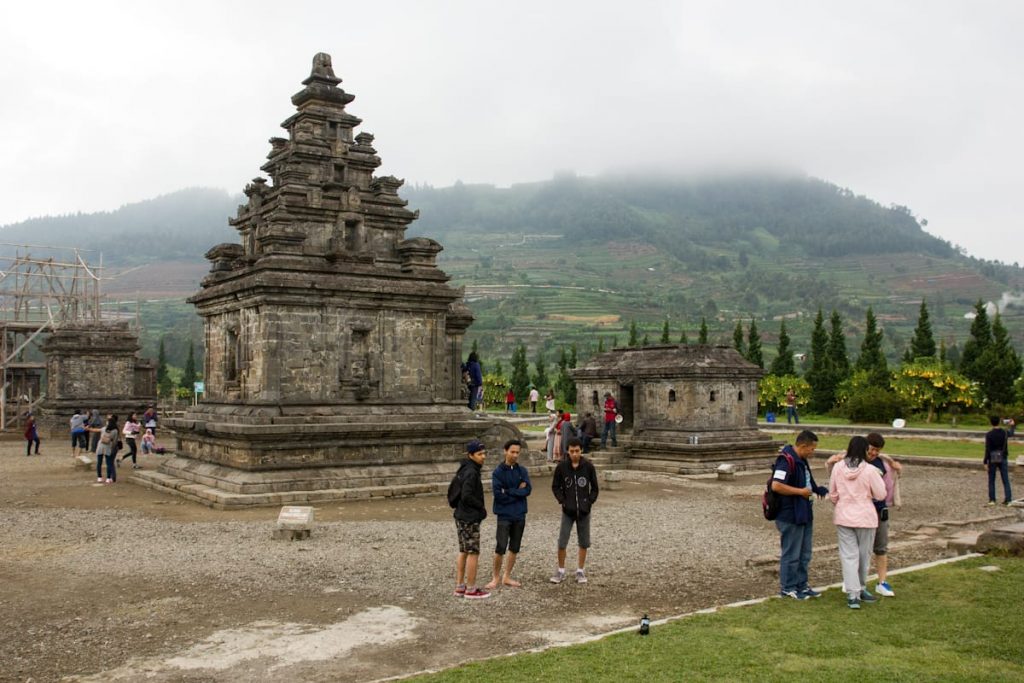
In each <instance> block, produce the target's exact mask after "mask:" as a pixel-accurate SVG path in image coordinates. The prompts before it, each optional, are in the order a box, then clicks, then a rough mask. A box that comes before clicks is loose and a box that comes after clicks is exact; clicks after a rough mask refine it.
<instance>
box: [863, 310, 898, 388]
mask: <svg viewBox="0 0 1024 683" xmlns="http://www.w3.org/2000/svg"><path fill="white" fill-rule="evenodd" d="M882 334H883V332H882V331H881V330H879V329H878V320H877V319H876V318H875V312H874V311H873V310H871V307H870V306H868V310H867V313H866V315H865V319H864V341H863V342H861V345H860V356H858V357H857V364H856V365H855V366H854V369H855V370H858V371H860V370H864V371H866V372H867V373H868V376H869V381H870V382H871V383H872V384H874V385H875V386H877V387H881V388H883V389H888V388H889V384H890V379H889V363H888V362H886V360H885V354H884V353H882Z"/></svg>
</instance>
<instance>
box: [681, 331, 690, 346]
mask: <svg viewBox="0 0 1024 683" xmlns="http://www.w3.org/2000/svg"><path fill="white" fill-rule="evenodd" d="M679 343H680V344H689V343H690V340H689V339H687V337H686V330H685V329H684V330H683V331H682V332H680V333H679Z"/></svg>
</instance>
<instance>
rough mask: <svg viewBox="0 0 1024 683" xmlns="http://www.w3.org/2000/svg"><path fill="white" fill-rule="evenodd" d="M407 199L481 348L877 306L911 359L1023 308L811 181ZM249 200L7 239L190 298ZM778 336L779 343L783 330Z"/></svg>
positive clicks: (980, 263)
mask: <svg viewBox="0 0 1024 683" xmlns="http://www.w3.org/2000/svg"><path fill="white" fill-rule="evenodd" d="M400 194H401V196H402V197H404V198H405V199H406V200H408V202H409V206H410V208H412V209H418V210H419V211H420V217H419V219H418V220H417V221H415V222H414V223H413V224H412V226H411V227H410V230H409V234H408V235H407V236H409V237H411V236H416V235H425V236H428V237H432V238H434V239H437V240H438V241H440V242H441V243H442V245H443V246H444V247H445V250H444V251H443V252H442V253H441V255H440V258H441V264H442V267H443V268H444V269H445V270H446V271H447V272H448V273H449V274H450V275H451V276H452V278H453V281H454V282H455V283H456V284H459V285H466V286H467V300H468V301H469V302H470V304H471V306H472V307H473V310H474V313H475V314H476V315H477V323H476V324H475V325H474V327H473V328H471V331H470V336H471V337H472V336H473V335H482V336H483V335H496V334H500V335H501V336H505V337H508V338H509V339H513V338H517V337H518V338H522V339H524V340H526V341H527V342H528V343H538V342H540V340H542V339H544V338H546V336H547V335H549V334H551V333H553V332H555V333H557V334H559V335H562V336H565V335H568V338H575V337H577V336H579V337H580V338H581V339H586V338H590V339H592V338H593V334H595V332H598V331H599V332H600V333H602V334H607V335H608V337H609V342H611V341H614V340H615V335H616V334H617V333H618V335H619V336H620V337H621V336H622V331H623V330H624V329H625V328H626V327H627V326H628V325H629V323H630V322H631V321H634V320H635V321H637V322H638V323H639V324H640V325H641V326H645V325H646V326H649V327H650V328H651V330H654V329H655V328H656V327H657V329H658V330H660V328H661V324H662V322H663V321H665V320H666V319H667V320H670V321H671V326H672V327H673V329H677V328H678V330H682V329H685V328H686V327H687V326H689V327H690V328H691V330H692V329H693V328H694V327H695V326H696V325H697V324H698V322H699V319H700V318H702V317H703V318H706V319H707V320H708V321H709V324H710V325H711V326H712V331H713V335H714V334H715V333H717V334H718V338H719V339H720V340H722V341H726V340H727V339H728V333H729V332H730V331H731V326H732V324H733V322H734V320H736V319H763V320H767V321H771V320H782V319H788V320H791V321H792V322H790V334H791V335H794V336H795V338H797V339H799V338H800V337H801V336H802V335H803V333H804V330H803V328H804V322H803V321H807V324H808V325H809V318H810V317H812V316H813V315H814V314H815V313H816V311H817V309H818V308H819V307H821V308H822V309H824V310H825V311H826V312H828V311H829V310H830V309H833V308H835V309H837V310H839V311H840V312H841V313H842V314H843V315H844V317H845V318H846V319H847V321H848V323H849V324H850V325H851V326H852V327H854V328H856V326H857V325H858V324H859V323H860V322H862V321H863V315H864V310H865V309H866V307H867V306H869V305H870V306H872V307H873V308H874V310H875V312H876V313H877V314H879V317H880V320H881V321H883V323H885V324H886V326H887V330H888V332H887V334H888V342H889V343H890V344H891V347H890V348H888V349H887V351H888V352H889V353H890V354H892V355H894V356H895V355H898V353H899V351H900V345H901V344H903V343H905V339H904V337H905V335H906V334H907V333H908V332H909V330H910V329H911V328H912V327H913V324H914V319H915V316H916V307H917V306H918V305H919V303H920V301H921V300H922V298H924V299H925V300H926V301H927V303H928V305H929V308H930V309H932V315H933V318H934V320H935V324H936V328H937V329H936V333H937V334H938V335H940V336H945V337H948V338H949V341H950V343H954V342H955V341H956V340H957V339H958V338H962V337H963V336H965V335H966V327H965V326H964V325H963V324H962V322H961V321H962V319H963V314H964V313H965V312H966V311H968V310H969V309H970V306H971V305H972V304H973V303H974V302H975V301H976V300H977V299H979V298H981V299H984V300H985V301H998V300H999V299H1000V298H1001V297H1004V296H1006V297H1010V296H1013V294H1012V293H1013V292H1016V291H1018V290H1019V289H1020V288H1021V286H1022V283H1024V271H1022V270H1021V269H1020V268H1019V267H1017V266H1016V265H1006V264H1002V263H998V262H994V261H986V260H982V259H976V258H972V257H971V256H969V255H967V254H965V253H963V250H962V249H959V248H958V247H956V246H955V245H952V244H950V243H949V242H947V241H945V240H942V239H939V238H937V237H935V236H933V235H931V234H929V233H928V231H927V230H926V221H924V220H920V219H919V218H918V217H916V216H914V214H913V212H912V211H911V210H910V209H909V208H907V207H902V206H882V205H881V204H879V203H878V202H875V201H873V200H871V199H870V198H868V197H864V196H861V195H857V194H855V193H854V192H852V191H850V190H848V189H845V188H841V187H838V186H836V185H834V184H831V183H828V182H825V181H822V180H819V179H815V178H810V177H806V176H797V175H788V176H786V175H767V174H747V175H734V176H731V177H716V178H706V179H696V178H672V177H667V176H658V175H647V176H640V175H605V176H600V177H577V176H574V175H571V174H562V175H559V176H557V177H555V178H553V179H551V180H548V181H543V182H535V183H524V184H517V185H513V186H511V187H508V188H499V187H495V186H491V185H475V184H474V185H470V184H462V183H457V184H455V185H454V186H450V187H443V188H435V187H430V186H425V185H424V186H406V187H403V188H402V189H401V190H400ZM242 200H243V198H242V196H241V195H231V194H229V193H228V192H225V191H223V190H217V189H210V188H189V189H184V190H180V191H178V192H174V193H171V194H166V195H162V196H160V197H156V198H153V199H150V200H147V201H142V202H138V203H133V204H128V205H125V206H123V207H121V208H120V209H117V210H115V211H110V212H103V213H92V214H73V215H65V216H56V217H41V218H34V219H31V220H28V221H24V222H22V223H17V224H13V225H8V226H5V227H3V228H2V229H0V235H2V236H0V240H2V241H3V242H6V243H9V244H51V245H62V246H78V247H81V248H86V249H90V250H92V251H91V252H90V255H89V256H88V258H89V260H90V261H94V260H95V259H96V258H98V256H99V254H100V253H102V258H103V263H104V266H105V267H106V268H105V272H107V273H109V274H111V275H113V274H116V272H117V271H118V269H121V270H125V269H130V268H133V267H138V266H140V265H146V268H145V274H144V275H141V274H138V273H137V274H135V276H134V277H135V278H136V279H135V280H131V281H130V282H124V283H122V282H119V281H117V280H115V281H113V282H111V283H110V286H109V287H107V288H106V289H107V291H113V292H116V291H119V289H120V291H122V292H138V293H139V296H142V297H143V298H146V297H147V296H153V297H159V298H165V297H168V296H170V297H178V298H179V299H183V298H184V297H185V296H187V295H188V294H190V293H191V292H193V291H195V290H196V289H197V288H198V280H199V278H200V277H202V275H203V274H204V273H205V271H206V264H205V262H204V261H203V254H204V253H205V252H206V250H207V249H209V248H210V247H211V246H213V245H214V244H217V243H220V242H235V241H237V240H238V237H237V233H236V232H235V230H234V229H233V228H231V227H230V226H229V225H228V217H229V216H233V215H234V213H235V209H236V206H237V205H238V204H239V203H241V202H242ZM5 249H8V250H10V247H5ZM8 253H9V251H8ZM125 279H126V280H128V276H126V278H125ZM1004 308H1006V309H1007V310H1005V311H1004V317H1005V319H1006V322H1007V325H1008V327H1009V328H1010V330H1011V333H1012V334H1013V335H1014V339H1015V340H1017V341H1019V340H1020V338H1021V334H1022V333H1024V324H1022V322H1024V321H1022V320H1019V319H1018V318H1017V315H1016V313H1015V311H1016V310H1017V308H1016V306H1015V305H1010V306H1005V307H1004ZM776 325H777V323H776ZM761 327H762V329H763V330H764V332H765V333H766V340H767V341H769V342H770V340H771V337H772V334H773V333H774V332H775V331H776V330H775V329H774V328H775V325H773V324H771V323H770V322H768V323H765V324H762V325H761ZM717 328H720V329H717ZM961 328H963V329H961ZM675 335H678V331H677V332H675V334H674V336H675ZM622 339H624V337H622ZM561 341H565V340H564V339H562V340H561ZM502 352H503V351H502Z"/></svg>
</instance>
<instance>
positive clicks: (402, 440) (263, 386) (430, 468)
mask: <svg viewBox="0 0 1024 683" xmlns="http://www.w3.org/2000/svg"><path fill="white" fill-rule="evenodd" d="M340 82H341V79H339V78H338V77H336V76H335V74H334V71H333V69H332V66H331V58H330V56H329V55H326V54H318V55H316V57H314V59H313V70H312V73H311V74H310V76H309V78H307V79H306V80H304V81H303V82H302V83H303V85H304V86H305V87H304V88H303V89H302V90H300V91H299V92H298V93H296V94H295V95H294V96H293V97H292V104H294V105H295V107H296V108H297V111H296V113H294V114H293V115H292V116H290V117H289V118H288V119H286V120H285V121H284V123H282V124H281V125H282V127H283V128H284V129H285V130H286V131H287V132H288V136H287V137H282V138H272V139H271V140H270V145H271V149H270V153H269V155H268V157H267V159H268V160H267V162H266V163H265V164H264V165H263V166H262V169H263V171H265V172H266V174H267V176H268V178H269V181H268V180H267V179H264V178H256V179H254V180H253V181H252V182H251V183H250V184H249V185H248V186H246V188H245V194H246V196H247V197H248V201H247V203H246V204H244V205H242V206H240V207H239V208H238V215H237V216H236V217H235V218H234V219H232V220H231V224H232V225H233V226H234V227H235V228H236V229H237V230H238V233H239V238H240V239H239V243H230V244H220V245H217V246H215V247H213V248H212V249H210V250H209V252H208V253H207V258H208V259H209V260H210V261H211V264H212V266H211V269H210V273H209V275H208V276H207V277H206V278H204V279H203V281H202V285H201V286H202V288H201V290H200V291H199V292H198V293H197V294H195V295H194V296H192V298H191V299H190V300H189V301H190V302H191V303H193V304H195V306H196V308H197V309H198V312H199V315H200V316H202V318H203V321H204V329H205V335H206V338H205V344H206V365H205V382H206V395H205V399H204V401H203V402H202V403H200V404H199V405H198V406H197V407H195V408H193V409H191V410H190V411H188V412H187V414H186V415H185V416H184V417H183V418H180V419H173V420H166V421H165V422H164V424H165V425H167V426H169V427H170V428H171V429H173V431H174V434H175V437H176V440H177V453H178V457H176V458H173V459H171V460H170V461H169V462H167V463H166V464H165V465H164V466H162V467H161V470H160V472H159V473H151V474H147V475H146V483H148V484H149V485H152V486H156V487H163V488H169V489H174V490H176V491H178V492H179V493H182V494H183V495H186V496H188V497H191V498H194V499H196V500H199V501H201V502H204V503H206V504H209V505H213V506H215V507H231V506H238V505H276V504H280V503H287V502H295V501H310V500H314V501H315V500H329V499H339V498H352V497H369V496H391V495H413V494H421V493H422V494H426V493H436V492H439V491H440V490H442V489H443V487H445V486H447V482H448V479H449V478H450V476H451V473H452V471H453V467H454V463H455V462H456V461H457V460H459V459H460V458H462V457H464V452H463V447H464V444H465V443H466V442H467V441H470V440H471V439H473V438H476V437H481V438H484V440H485V441H487V442H488V445H489V446H490V447H491V448H495V447H496V446H497V444H498V442H499V441H500V439H501V438H502V437H506V436H508V435H510V434H514V433H517V432H516V431H515V430H514V429H513V428H511V427H507V426H503V425H502V424H495V423H492V422H490V421H486V420H481V419H477V418H474V416H473V415H472V413H470V412H469V410H468V409H467V408H466V407H465V405H464V403H463V401H462V398H461V389H462V385H461V372H460V367H459V366H460V360H461V355H462V339H463V335H464V333H465V331H466V328H467V327H468V326H469V324H470V323H471V322H472V319H473V318H472V315H471V313H470V312H469V309H468V308H467V307H466V306H465V305H464V304H463V303H462V291H461V290H460V289H456V288H453V287H452V286H450V285H449V284H448V276H447V275H446V274H445V273H444V272H442V271H441V270H440V269H439V268H438V267H437V264H436V258H437V255H438V253H439V252H440V251H441V249H442V247H441V245H440V244H438V243H437V242H435V241H434V240H431V239H427V238H424V237H417V238H413V239H406V238H405V231H406V228H407V227H408V226H409V224H410V223H411V222H412V221H413V220H414V219H415V218H416V213H414V212H412V211H410V210H408V209H407V208H406V202H405V201H404V200H403V199H402V198H401V197H400V196H399V194H398V189H399V188H400V187H401V185H402V181H401V180H399V179H397V178H395V177H393V176H383V177H377V176H375V175H374V170H375V169H377V168H378V167H379V166H380V165H381V160H380V158H379V157H378V156H377V153H376V151H375V150H374V148H373V136H372V135H370V134H369V133H365V132H363V133H359V134H355V133H354V129H355V128H356V127H357V126H358V125H359V124H360V123H361V120H360V119H359V118H357V117H355V116H353V115H352V114H350V113H348V112H347V111H346V109H345V108H346V106H347V105H348V104H349V103H351V102H352V100H353V99H354V96H353V95H351V94H349V93H346V92H345V91H344V90H343V89H341V88H340V87H339V85H338V84H339V83H340ZM499 452H500V451H499Z"/></svg>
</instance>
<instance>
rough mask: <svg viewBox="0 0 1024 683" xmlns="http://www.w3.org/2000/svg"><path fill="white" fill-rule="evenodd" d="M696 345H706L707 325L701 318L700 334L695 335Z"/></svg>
mask: <svg viewBox="0 0 1024 683" xmlns="http://www.w3.org/2000/svg"><path fill="white" fill-rule="evenodd" d="M697 343H698V344H707V343H708V323H707V321H706V320H704V318H703V316H702V317H701V319H700V332H699V333H698V334H697Z"/></svg>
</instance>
